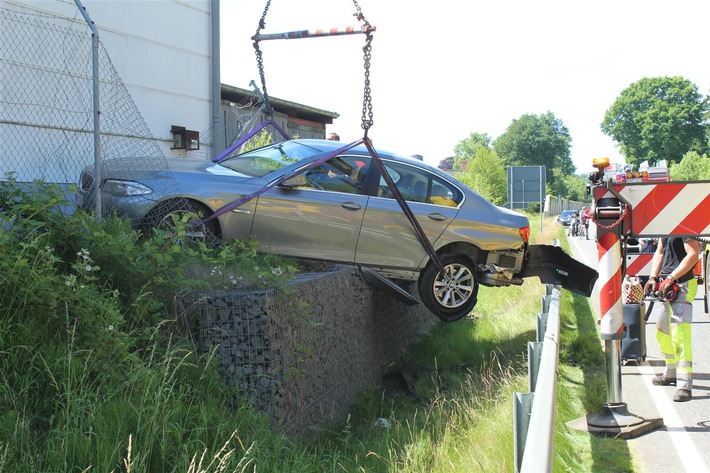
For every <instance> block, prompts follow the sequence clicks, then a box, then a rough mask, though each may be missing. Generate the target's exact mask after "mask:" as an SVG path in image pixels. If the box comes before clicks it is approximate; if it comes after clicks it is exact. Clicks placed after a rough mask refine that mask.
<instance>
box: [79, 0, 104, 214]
mask: <svg viewBox="0 0 710 473" xmlns="http://www.w3.org/2000/svg"><path fill="white" fill-rule="evenodd" d="M74 3H76V6H77V8H78V9H79V11H80V12H81V15H82V16H83V17H84V20H85V21H86V23H87V24H88V25H89V28H91V69H92V88H93V107H94V198H95V202H94V203H95V205H96V219H97V220H98V221H101V180H102V173H101V111H100V109H99V30H97V29H96V25H95V24H94V22H93V21H92V20H91V18H90V17H89V13H88V12H87V11H86V8H85V7H84V5H82V4H81V0H74Z"/></svg>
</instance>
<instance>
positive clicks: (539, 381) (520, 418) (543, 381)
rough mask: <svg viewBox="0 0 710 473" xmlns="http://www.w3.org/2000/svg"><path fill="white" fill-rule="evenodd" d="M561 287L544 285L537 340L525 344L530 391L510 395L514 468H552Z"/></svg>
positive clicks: (533, 472) (532, 472)
mask: <svg viewBox="0 0 710 473" xmlns="http://www.w3.org/2000/svg"><path fill="white" fill-rule="evenodd" d="M561 292H562V290H561V288H560V286H552V285H549V284H548V285H547V288H546V295H545V296H543V297H542V312H541V313H539V314H537V341H536V342H529V343H528V376H529V386H530V387H529V389H530V392H529V393H518V392H516V393H515V394H514V397H513V423H514V424H513V439H514V453H515V471H516V472H519V473H540V472H551V471H552V456H553V455H552V453H553V449H554V433H555V404H556V398H557V374H558V365H559V353H560V345H559V338H560V296H561Z"/></svg>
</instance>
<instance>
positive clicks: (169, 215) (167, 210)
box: [143, 200, 219, 246]
mask: <svg viewBox="0 0 710 473" xmlns="http://www.w3.org/2000/svg"><path fill="white" fill-rule="evenodd" d="M186 214H194V215H198V216H200V217H201V218H204V217H205V216H207V215H209V211H208V210H207V208H206V207H205V206H204V205H202V204H200V203H198V202H193V201H187V200H185V201H166V202H161V203H160V204H158V205H157V206H156V207H155V208H154V209H153V210H151V211H150V212H149V213H148V215H146V217H145V218H144V219H143V222H144V223H143V229H144V231H145V232H146V233H148V234H149V233H150V232H151V231H152V230H153V228H158V229H161V230H165V231H168V232H169V231H170V230H171V229H172V228H173V227H174V226H175V223H174V219H176V218H177V219H180V218H182V217H183V216H184V215H186ZM186 230H188V231H187V234H186V235H185V237H184V238H180V243H181V244H186V245H195V244H196V245H199V244H200V243H205V244H206V245H208V246H214V245H215V244H216V243H218V242H219V237H218V232H217V224H216V222H215V220H210V221H208V222H203V221H200V222H199V223H197V225H195V227H194V229H189V228H188V229H186Z"/></svg>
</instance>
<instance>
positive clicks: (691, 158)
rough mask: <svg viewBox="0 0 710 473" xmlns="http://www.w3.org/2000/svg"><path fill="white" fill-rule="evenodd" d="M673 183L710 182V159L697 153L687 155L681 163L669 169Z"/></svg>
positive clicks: (691, 152)
mask: <svg viewBox="0 0 710 473" xmlns="http://www.w3.org/2000/svg"><path fill="white" fill-rule="evenodd" d="M669 171H670V173H671V180H672V181H708V180H710V157H708V155H707V154H703V155H700V154H698V153H696V152H695V151H689V152H687V153H685V155H684V156H683V159H681V160H680V162H679V163H675V164H671V167H670V169H669Z"/></svg>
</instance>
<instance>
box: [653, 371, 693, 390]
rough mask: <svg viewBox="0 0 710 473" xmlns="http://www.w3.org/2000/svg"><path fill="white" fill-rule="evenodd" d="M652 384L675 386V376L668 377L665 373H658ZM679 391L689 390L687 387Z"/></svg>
mask: <svg viewBox="0 0 710 473" xmlns="http://www.w3.org/2000/svg"><path fill="white" fill-rule="evenodd" d="M651 384H653V385H654V386H670V385H674V386H675V378H666V377H665V376H663V375H660V374H657V375H656V376H655V377H654V378H653V379H652V380H651ZM679 391H687V390H686V389H679Z"/></svg>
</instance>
